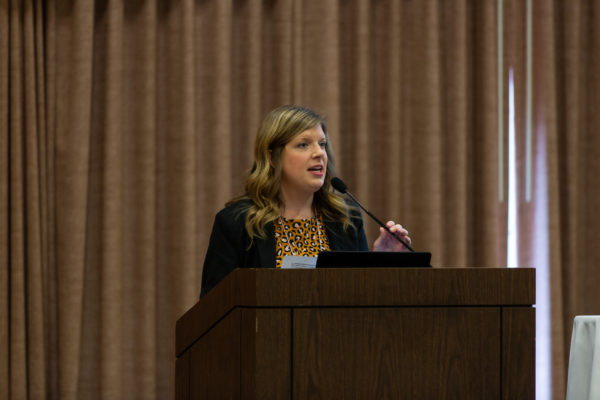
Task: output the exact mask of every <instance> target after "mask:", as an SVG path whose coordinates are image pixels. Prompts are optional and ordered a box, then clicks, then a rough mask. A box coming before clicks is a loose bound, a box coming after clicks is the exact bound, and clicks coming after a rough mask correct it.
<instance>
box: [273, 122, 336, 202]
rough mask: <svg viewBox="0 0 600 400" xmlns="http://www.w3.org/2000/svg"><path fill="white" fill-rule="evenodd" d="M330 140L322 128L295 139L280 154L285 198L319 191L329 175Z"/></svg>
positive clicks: (309, 130) (282, 187) (318, 127)
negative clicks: (327, 172)
mask: <svg viewBox="0 0 600 400" xmlns="http://www.w3.org/2000/svg"><path fill="white" fill-rule="evenodd" d="M326 144H327V137H326V136H325V133H323V129H322V128H321V125H320V124H318V125H317V126H315V127H314V128H311V129H307V130H305V131H304V132H302V133H300V134H299V135H297V136H296V137H294V138H293V139H292V140H291V141H290V142H289V143H287V144H286V145H285V147H284V148H283V150H282V152H281V170H282V174H281V190H282V193H283V194H284V197H285V196H290V195H291V196H294V195H300V196H302V195H307V194H313V193H315V192H316V191H318V190H319V189H320V188H321V186H323V183H324V182H325V173H326V171H327V152H326V151H325V146H326Z"/></svg>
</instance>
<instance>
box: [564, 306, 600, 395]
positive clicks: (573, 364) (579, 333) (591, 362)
mask: <svg viewBox="0 0 600 400" xmlns="http://www.w3.org/2000/svg"><path fill="white" fill-rule="evenodd" d="M567 400H600V315H579V316H576V317H575V320H574V321H573V334H572V336H571V351H570V355H569V376H568V381H567Z"/></svg>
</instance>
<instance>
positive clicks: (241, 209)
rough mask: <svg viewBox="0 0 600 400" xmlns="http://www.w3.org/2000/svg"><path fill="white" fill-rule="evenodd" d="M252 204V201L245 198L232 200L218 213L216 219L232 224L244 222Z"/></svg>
mask: <svg viewBox="0 0 600 400" xmlns="http://www.w3.org/2000/svg"><path fill="white" fill-rule="evenodd" d="M252 204H254V203H253V202H252V200H251V199H249V198H245V197H243V198H240V199H235V200H232V201H231V202H229V203H227V204H226V205H225V207H224V208H223V209H221V210H220V211H219V212H218V213H217V216H216V219H217V220H221V221H230V222H237V221H244V219H245V218H246V214H248V210H249V209H250V207H251V206H252Z"/></svg>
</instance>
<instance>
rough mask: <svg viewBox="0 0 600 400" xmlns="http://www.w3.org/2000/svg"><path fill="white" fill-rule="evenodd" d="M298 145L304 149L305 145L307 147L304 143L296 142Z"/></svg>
mask: <svg viewBox="0 0 600 400" xmlns="http://www.w3.org/2000/svg"><path fill="white" fill-rule="evenodd" d="M298 147H299V148H301V149H305V148H306V147H308V145H307V144H306V143H298Z"/></svg>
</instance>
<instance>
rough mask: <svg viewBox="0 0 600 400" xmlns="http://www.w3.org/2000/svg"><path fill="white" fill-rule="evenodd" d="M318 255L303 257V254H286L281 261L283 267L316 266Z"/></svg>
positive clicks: (306, 267)
mask: <svg viewBox="0 0 600 400" xmlns="http://www.w3.org/2000/svg"><path fill="white" fill-rule="evenodd" d="M316 267H317V257H303V256H284V257H283V260H282V261H281V268H285V269H291V268H304V269H310V268H316Z"/></svg>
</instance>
